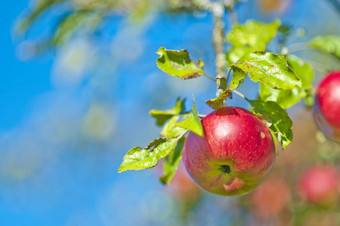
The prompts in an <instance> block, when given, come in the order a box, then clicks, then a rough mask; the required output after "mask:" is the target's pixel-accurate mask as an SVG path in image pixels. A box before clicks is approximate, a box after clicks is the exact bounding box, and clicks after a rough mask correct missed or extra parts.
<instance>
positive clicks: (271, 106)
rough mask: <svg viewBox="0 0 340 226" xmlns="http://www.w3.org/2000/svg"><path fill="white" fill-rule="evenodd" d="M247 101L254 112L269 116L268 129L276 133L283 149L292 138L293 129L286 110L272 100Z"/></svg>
mask: <svg viewBox="0 0 340 226" xmlns="http://www.w3.org/2000/svg"><path fill="white" fill-rule="evenodd" d="M248 101H249V103H250V104H251V105H252V110H253V111H254V112H255V113H256V114H262V115H265V116H266V117H267V118H269V120H270V123H271V126H270V129H271V130H273V132H274V133H275V134H276V135H277V137H278V140H279V141H280V143H281V146H282V148H283V149H285V148H286V147H287V145H288V144H289V143H290V142H291V141H292V139H293V131H292V129H291V127H292V126H293V122H292V120H291V119H290V118H289V116H288V114H287V112H286V111H285V110H284V109H282V108H281V107H280V105H278V104H277V103H276V102H273V101H262V100H248Z"/></svg>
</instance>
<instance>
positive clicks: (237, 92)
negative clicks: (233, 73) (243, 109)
mask: <svg viewBox="0 0 340 226" xmlns="http://www.w3.org/2000/svg"><path fill="white" fill-rule="evenodd" d="M233 93H235V94H237V95H239V96H240V97H242V98H243V99H245V100H247V101H248V98H247V97H245V96H244V95H243V94H242V93H240V92H239V91H237V90H233Z"/></svg>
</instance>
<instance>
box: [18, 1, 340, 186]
mask: <svg viewBox="0 0 340 226" xmlns="http://www.w3.org/2000/svg"><path fill="white" fill-rule="evenodd" d="M195 2H196V1H195V0H161V1H160V0H145V1H139V0H116V1H109V0H39V1H37V3H36V4H35V7H34V9H32V10H31V11H28V12H27V13H26V16H25V17H23V19H22V20H21V21H20V23H19V25H18V29H19V31H21V32H24V31H26V30H27V29H28V28H29V27H31V26H32V24H33V23H34V21H35V20H36V19H37V18H38V17H39V16H41V15H42V14H43V13H46V12H47V11H48V10H50V9H51V8H52V7H60V8H61V9H63V10H64V11H63V12H62V13H61V14H59V15H61V16H60V18H59V19H58V20H59V21H58V23H57V25H56V26H55V29H54V30H53V35H52V37H51V38H50V40H48V41H47V45H46V44H45V45H46V46H57V47H58V46H60V45H62V44H63V43H65V42H66V41H67V40H68V39H70V37H72V36H73V35H74V34H75V33H76V32H77V31H78V30H80V29H82V30H83V31H85V32H86V33H91V32H94V31H95V30H96V29H98V27H100V25H101V23H102V22H103V20H104V19H105V18H106V17H108V16H110V15H112V14H122V13H123V14H126V15H129V17H130V18H131V20H133V21H139V20H140V19H141V18H143V17H145V15H146V14H147V12H149V11H150V10H152V9H154V8H160V9H168V10H174V9H175V10H174V11H181V10H187V9H196V8H197V7H195V6H197V4H196V3H195ZM289 34H290V28H289V26H286V25H281V22H280V21H279V20H275V21H273V22H272V23H260V22H256V21H252V20H249V21H247V22H246V23H245V24H235V25H234V26H233V28H232V30H231V31H230V32H229V33H228V34H226V37H225V40H226V42H227V44H228V45H229V48H228V50H227V52H226V54H225V55H226V58H225V61H226V64H227V65H228V67H229V73H228V74H230V75H232V79H231V81H230V83H229V85H228V87H227V88H226V89H225V90H224V92H222V93H221V94H220V95H219V96H218V97H216V98H213V99H210V100H207V101H206V103H207V104H208V105H209V106H210V107H212V108H213V109H218V108H220V107H222V105H223V103H224V101H225V99H227V98H232V96H233V95H232V93H233V92H234V93H236V89H237V88H238V87H239V86H240V85H241V84H242V83H243V82H244V80H245V78H246V77H247V76H249V78H250V79H251V80H252V81H254V82H258V83H259V97H258V99H256V100H249V99H248V98H246V97H244V98H245V100H246V101H248V102H249V104H250V108H251V110H252V111H253V112H254V114H256V115H257V116H258V117H260V118H261V119H262V120H263V121H266V124H267V125H268V126H269V128H270V130H271V132H272V134H273V136H274V137H277V140H278V141H279V142H280V143H281V146H282V148H286V146H287V145H288V144H289V143H290V142H291V141H292V139H293V133H292V130H291V127H292V121H291V120H290V118H289V116H288V114H287V112H286V111H285V109H287V108H290V107H291V106H293V105H295V104H297V103H298V102H300V101H301V100H302V99H305V103H306V104H307V106H311V105H312V104H313V98H312V94H313V85H312V82H313V79H314V71H313V68H312V66H311V65H310V64H308V63H307V62H305V61H304V60H303V59H300V58H298V57H297V56H294V55H291V54H289V53H288V54H286V53H285V54H284V55H278V54H276V53H274V52H270V51H268V45H269V44H270V42H272V41H273V40H275V39H277V40H278V41H279V42H282V40H284V41H286V39H287V37H288V36H289ZM280 36H281V37H280ZM282 36H283V38H282ZM309 47H310V48H312V49H315V50H319V51H322V52H326V53H329V54H331V55H333V56H335V57H336V58H338V59H340V38H339V37H338V36H323V37H321V36H320V37H316V38H314V39H312V40H311V41H310V42H309ZM280 51H281V50H280ZM281 53H283V51H281ZM157 54H158V55H159V58H158V59H157V66H158V67H159V68H160V69H161V70H163V71H164V72H166V73H167V74H169V75H172V76H176V77H179V78H181V79H192V78H197V77H200V76H208V75H207V74H206V73H205V72H204V69H203V66H204V64H203V61H201V60H199V61H198V62H197V63H196V62H193V61H192V60H191V59H190V56H189V53H188V52H187V51H186V50H180V51H176V50H167V49H165V48H164V47H162V48H160V49H159V50H158V52H157ZM184 103H185V100H184V99H178V100H177V102H176V105H175V106H174V107H173V108H172V109H170V110H167V111H157V110H152V111H151V112H150V114H151V116H152V117H154V118H155V119H156V122H157V125H158V126H163V129H162V132H161V136H162V137H161V138H159V139H155V140H154V141H152V142H151V143H150V144H149V145H148V146H147V147H146V148H140V147H134V148H132V149H131V150H130V151H129V152H128V153H127V154H126V155H125V157H124V159H123V163H122V164H121V166H120V168H119V172H123V171H126V170H140V169H145V168H150V167H154V166H155V165H156V164H157V162H158V161H159V160H160V159H165V162H164V175H163V176H162V177H161V178H160V180H161V181H162V182H163V183H164V184H168V183H170V182H171V180H172V178H173V176H174V174H175V172H176V169H177V167H178V164H179V162H180V160H181V158H182V149H183V145H184V140H185V135H186V134H187V133H188V131H192V132H194V133H196V134H198V135H200V136H204V131H203V128H202V124H201V122H200V117H199V114H198V113H197V109H196V105H195V102H194V104H193V107H192V110H191V111H186V110H185V106H184Z"/></svg>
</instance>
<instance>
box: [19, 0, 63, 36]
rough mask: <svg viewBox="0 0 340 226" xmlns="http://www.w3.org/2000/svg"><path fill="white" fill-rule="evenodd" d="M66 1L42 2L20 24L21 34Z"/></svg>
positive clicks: (47, 0) (45, 0)
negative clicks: (41, 16) (53, 7)
mask: <svg viewBox="0 0 340 226" xmlns="http://www.w3.org/2000/svg"><path fill="white" fill-rule="evenodd" d="M65 1H66V0H40V1H38V4H37V6H36V8H35V9H34V10H33V11H32V12H30V13H29V14H28V15H27V16H26V17H25V18H24V19H23V20H22V21H20V22H19V24H18V30H19V32H25V31H26V30H27V28H28V27H29V26H31V24H32V23H33V22H34V21H35V20H36V19H37V18H38V17H39V16H40V15H41V14H42V13H43V12H45V11H46V10H48V9H49V8H51V7H52V6H54V5H56V4H59V3H61V2H65Z"/></svg>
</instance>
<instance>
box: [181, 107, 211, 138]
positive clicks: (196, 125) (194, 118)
mask: <svg viewBox="0 0 340 226" xmlns="http://www.w3.org/2000/svg"><path fill="white" fill-rule="evenodd" d="M176 126H178V127H182V128H184V129H188V130H190V131H192V132H194V133H196V134H197V135H199V136H201V137H203V136H204V131H203V126H202V123H201V119H200V117H199V116H198V113H197V109H196V104H195V101H194V102H193V106H192V110H191V112H190V114H189V115H188V117H187V118H185V119H184V120H183V121H181V122H178V123H176Z"/></svg>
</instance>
